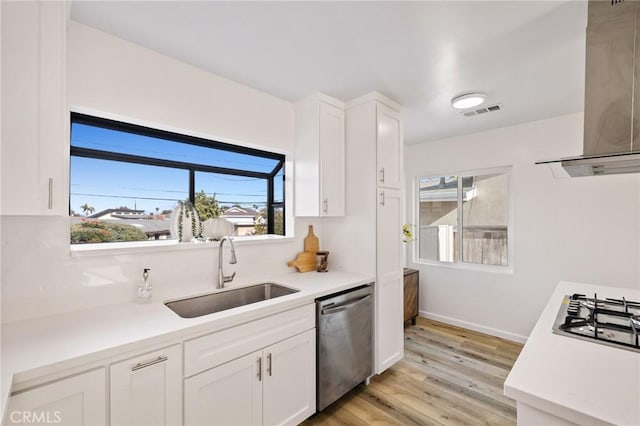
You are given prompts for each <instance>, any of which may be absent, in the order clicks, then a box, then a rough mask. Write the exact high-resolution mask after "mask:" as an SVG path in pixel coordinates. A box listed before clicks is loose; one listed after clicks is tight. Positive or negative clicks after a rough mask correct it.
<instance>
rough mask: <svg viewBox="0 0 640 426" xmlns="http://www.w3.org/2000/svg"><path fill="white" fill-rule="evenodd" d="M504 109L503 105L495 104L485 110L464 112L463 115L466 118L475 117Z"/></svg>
mask: <svg viewBox="0 0 640 426" xmlns="http://www.w3.org/2000/svg"><path fill="white" fill-rule="evenodd" d="M501 109H502V105H500V104H495V105H491V106H488V107H484V108H478V109H472V110H470V111H464V112H462V113H461V114H462V115H464V116H465V117H473V116H475V115H481V114H486V113H488V112H494V111H500V110H501Z"/></svg>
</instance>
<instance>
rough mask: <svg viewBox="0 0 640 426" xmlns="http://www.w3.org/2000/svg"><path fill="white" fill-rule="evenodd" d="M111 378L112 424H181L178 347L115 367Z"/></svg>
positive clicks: (132, 425) (180, 355) (148, 354)
mask: <svg viewBox="0 0 640 426" xmlns="http://www.w3.org/2000/svg"><path fill="white" fill-rule="evenodd" d="M110 376H111V382H110V384H111V424H112V425H131V426H142V425H150V426H160V425H180V424H182V351H181V348H180V345H175V346H171V347H169V348H165V349H162V350H160V351H156V352H151V353H147V354H144V355H142V356H140V357H136V358H132V359H129V360H126V361H122V362H119V363H117V364H114V365H112V366H111V368H110Z"/></svg>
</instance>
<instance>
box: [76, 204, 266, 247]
mask: <svg viewBox="0 0 640 426" xmlns="http://www.w3.org/2000/svg"><path fill="white" fill-rule="evenodd" d="M80 208H81V209H82V211H83V212H84V215H81V214H78V213H75V212H73V211H72V214H71V243H72V244H81V243H99V242H113V241H142V240H166V239H171V238H172V235H171V215H172V211H171V210H163V211H156V212H152V213H147V212H146V211H145V210H138V209H136V208H133V209H132V208H129V207H126V206H121V207H117V208H110V209H106V210H102V211H98V212H95V209H93V208H92V207H91V206H88V205H87V204H84V205H83V206H80ZM217 217H218V218H220V219H225V220H227V221H229V222H230V223H231V224H233V228H234V235H237V236H249V235H257V234H263V233H265V229H266V226H265V224H266V211H265V209H261V210H260V211H259V210H256V209H254V208H249V207H242V206H239V205H234V206H230V207H224V206H221V207H220V209H219V216H217Z"/></svg>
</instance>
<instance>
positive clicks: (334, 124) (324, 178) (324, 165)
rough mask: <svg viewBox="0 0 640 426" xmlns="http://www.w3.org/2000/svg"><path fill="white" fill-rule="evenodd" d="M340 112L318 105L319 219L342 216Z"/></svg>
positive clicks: (343, 183)
mask: <svg viewBox="0 0 640 426" xmlns="http://www.w3.org/2000/svg"><path fill="white" fill-rule="evenodd" d="M344 137H345V134H344V110H342V109H340V108H338V107H335V106H333V105H328V104H325V103H321V104H320V209H321V210H320V216H344V206H345V198H344V197H345V145H344Z"/></svg>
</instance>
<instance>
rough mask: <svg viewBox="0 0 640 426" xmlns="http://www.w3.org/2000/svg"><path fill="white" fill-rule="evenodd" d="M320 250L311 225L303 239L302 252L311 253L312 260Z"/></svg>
mask: <svg viewBox="0 0 640 426" xmlns="http://www.w3.org/2000/svg"><path fill="white" fill-rule="evenodd" d="M319 250H320V241H319V240H318V237H316V236H315V235H314V233H313V225H309V232H308V233H307V236H306V237H305V238H304V251H306V252H310V253H313V256H314V259H315V255H316V252H317V251H319Z"/></svg>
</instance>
